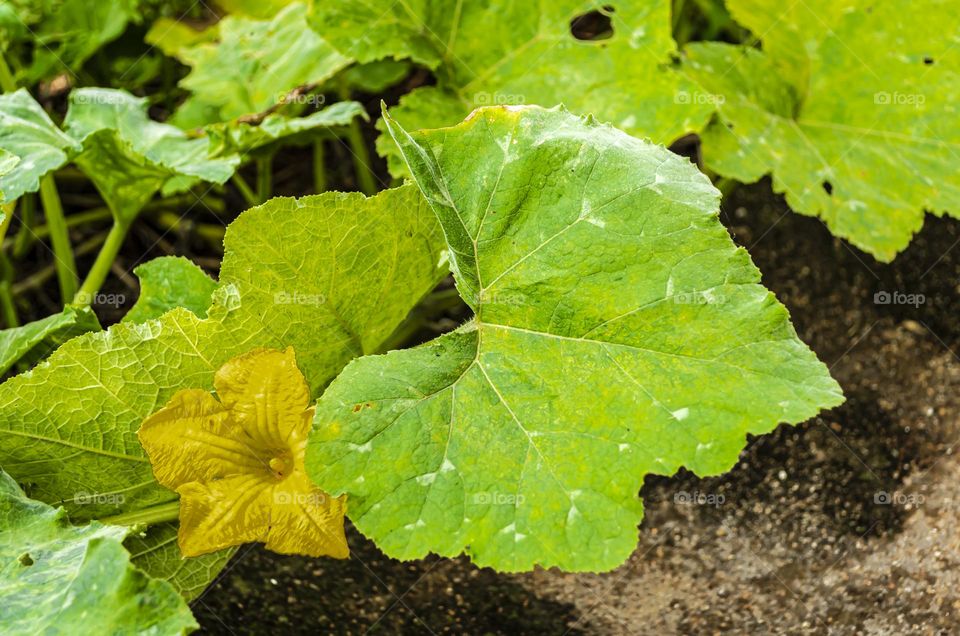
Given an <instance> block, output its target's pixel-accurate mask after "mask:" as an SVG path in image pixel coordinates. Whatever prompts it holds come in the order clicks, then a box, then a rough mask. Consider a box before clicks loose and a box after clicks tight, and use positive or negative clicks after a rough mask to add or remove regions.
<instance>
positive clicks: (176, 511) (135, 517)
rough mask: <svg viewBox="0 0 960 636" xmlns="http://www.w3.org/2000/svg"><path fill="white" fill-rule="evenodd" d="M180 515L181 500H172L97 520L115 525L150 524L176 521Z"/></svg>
mask: <svg viewBox="0 0 960 636" xmlns="http://www.w3.org/2000/svg"><path fill="white" fill-rule="evenodd" d="M179 517H180V502H179V501H171V502H169V503H165V504H158V505H156V506H150V507H149V508H143V509H141V510H134V511H132V512H123V513H121V514H118V515H114V516H112V517H104V518H103V519H97V521H99V522H100V523H104V524H110V525H114V526H139V525H146V526H150V525H154V524H157V523H164V522H167V521H176V520H177V519H178V518H179Z"/></svg>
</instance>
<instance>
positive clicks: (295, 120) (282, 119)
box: [206, 102, 367, 155]
mask: <svg viewBox="0 0 960 636" xmlns="http://www.w3.org/2000/svg"><path fill="white" fill-rule="evenodd" d="M355 117H361V118H363V119H366V118H367V113H366V111H365V110H364V109H363V106H362V105H360V104H359V103H358V102H337V103H336V104H331V105H330V106H328V107H326V108H324V109H322V110H318V111H316V112H314V113H311V114H309V115H307V116H306V117H287V116H285V115H281V114H279V113H270V114H269V115H267V116H266V117H264V119H263V121H261V122H260V123H258V124H254V123H250V122H245V121H243V120H234V121H230V122H226V123H220V124H211V125H209V126H207V127H206V133H207V135H208V136H209V137H210V139H211V143H212V144H214V146H215V148H216V150H215V152H217V153H218V154H239V155H247V154H248V153H251V152H253V151H255V150H258V149H260V148H263V147H264V146H270V145H273V144H276V143H278V142H285V143H293V142H296V141H299V140H305V141H309V140H311V139H315V138H316V137H317V136H319V135H321V134H324V133H327V132H329V129H330V128H334V127H340V126H347V125H349V124H350V122H351V121H352V120H353V119H354V118H355Z"/></svg>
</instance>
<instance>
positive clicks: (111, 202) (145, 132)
mask: <svg viewBox="0 0 960 636" xmlns="http://www.w3.org/2000/svg"><path fill="white" fill-rule="evenodd" d="M64 127H65V128H66V130H67V132H68V133H69V134H70V135H71V136H73V137H74V138H75V139H76V140H77V141H78V142H80V143H81V144H82V147H83V151H82V152H81V153H80V154H79V155H78V156H77V158H76V163H77V165H79V166H80V167H81V168H82V169H83V171H84V172H85V173H86V174H87V175H88V176H89V177H90V179H91V180H92V181H93V183H94V185H96V187H97V189H98V190H99V191H100V194H101V196H103V198H104V200H105V201H106V202H107V205H108V206H109V207H110V209H111V210H112V211H113V213H114V215H115V216H116V217H117V218H119V219H122V220H124V221H126V222H129V221H130V220H132V219H133V218H134V217H136V215H137V214H138V213H139V212H140V210H141V209H142V208H143V206H144V205H145V204H146V203H147V201H149V200H150V199H151V198H152V197H153V195H154V194H155V193H156V192H157V191H158V190H159V191H161V192H162V193H163V194H164V195H169V194H173V193H175V192H178V191H182V190H185V189H187V188H188V187H189V186H190V185H193V184H194V183H197V182H198V181H208V182H212V183H224V182H225V181H227V179H229V178H230V177H231V176H232V175H233V172H234V170H235V169H236V167H237V166H238V165H239V163H240V157H239V156H237V155H226V156H219V157H214V156H212V153H213V147H212V145H211V143H210V139H208V138H206V137H190V136H188V135H187V134H186V133H185V132H183V131H182V130H180V129H179V128H177V127H176V126H171V125H169V124H162V123H159V122H155V121H153V120H151V119H150V117H149V116H148V115H147V100H146V99H144V98H140V97H134V96H133V95H131V94H129V93H127V92H126V91H122V90H113V89H106V88H81V89H77V90H75V91H73V92H72V93H71V94H70V108H69V110H68V111H67V117H66V119H65V121H64Z"/></svg>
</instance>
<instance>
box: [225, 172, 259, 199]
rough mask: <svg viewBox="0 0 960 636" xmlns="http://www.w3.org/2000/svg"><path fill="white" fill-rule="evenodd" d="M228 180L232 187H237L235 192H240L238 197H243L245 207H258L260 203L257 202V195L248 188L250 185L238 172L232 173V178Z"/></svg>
mask: <svg viewBox="0 0 960 636" xmlns="http://www.w3.org/2000/svg"><path fill="white" fill-rule="evenodd" d="M230 180H231V181H233V185H235V186H236V187H237V191H239V192H240V196H242V197H243V200H244V201H246V202H247V205H249V206H250V207H256V206H258V205H260V202H259V201H257V195H256V194H255V193H254V192H253V188H251V187H250V184H249V183H247V180H246V179H244V178H243V177H242V176H240V172H239V171H237V172H234V173H233V176H232V177H230Z"/></svg>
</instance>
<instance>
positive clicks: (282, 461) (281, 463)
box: [270, 454, 293, 479]
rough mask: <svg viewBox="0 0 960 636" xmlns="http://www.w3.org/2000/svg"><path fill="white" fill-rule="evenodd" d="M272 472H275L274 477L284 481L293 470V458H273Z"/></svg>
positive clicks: (286, 456)
mask: <svg viewBox="0 0 960 636" xmlns="http://www.w3.org/2000/svg"><path fill="white" fill-rule="evenodd" d="M270 470H272V471H273V475H274V477H276V478H277V479H284V478H285V477H287V476H288V475H290V471H291V470H293V458H292V457H290V456H289V455H287V454H283V455H277V456H276V457H272V458H271V459H270Z"/></svg>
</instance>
